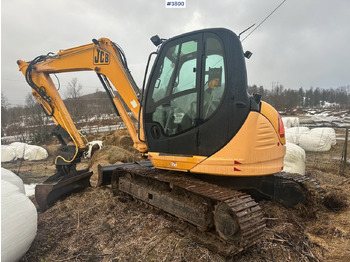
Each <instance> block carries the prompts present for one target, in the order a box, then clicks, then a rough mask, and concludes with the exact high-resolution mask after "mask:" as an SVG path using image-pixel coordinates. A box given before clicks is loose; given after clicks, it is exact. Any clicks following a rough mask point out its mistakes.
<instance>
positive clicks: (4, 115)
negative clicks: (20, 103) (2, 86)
mask: <svg viewBox="0 0 350 262" xmlns="http://www.w3.org/2000/svg"><path fill="white" fill-rule="evenodd" d="M7 108H8V100H7V97H5V95H4V93H3V92H1V136H4V135H5V128H6V126H7V123H8V114H7Z"/></svg>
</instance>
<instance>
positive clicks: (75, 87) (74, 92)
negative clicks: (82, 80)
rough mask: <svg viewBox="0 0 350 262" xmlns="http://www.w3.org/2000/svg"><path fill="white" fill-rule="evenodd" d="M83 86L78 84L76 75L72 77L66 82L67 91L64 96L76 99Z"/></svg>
mask: <svg viewBox="0 0 350 262" xmlns="http://www.w3.org/2000/svg"><path fill="white" fill-rule="evenodd" d="M82 89H83V86H82V85H81V84H78V79H77V78H76V77H74V78H72V80H71V81H70V82H68V87H67V92H66V93H65V95H66V98H71V99H77V98H78V97H81V90H82Z"/></svg>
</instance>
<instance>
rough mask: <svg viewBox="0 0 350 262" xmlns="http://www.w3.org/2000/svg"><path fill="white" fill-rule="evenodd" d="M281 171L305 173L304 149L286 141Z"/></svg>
mask: <svg viewBox="0 0 350 262" xmlns="http://www.w3.org/2000/svg"><path fill="white" fill-rule="evenodd" d="M286 148H287V150H286V155H285V157H284V167H283V171H284V172H288V173H297V174H300V175H305V150H304V149H302V148H301V147H300V146H297V145H295V144H292V143H288V142H287V143H286Z"/></svg>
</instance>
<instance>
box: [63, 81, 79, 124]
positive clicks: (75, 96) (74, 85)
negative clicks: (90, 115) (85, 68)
mask: <svg viewBox="0 0 350 262" xmlns="http://www.w3.org/2000/svg"><path fill="white" fill-rule="evenodd" d="M82 89H83V86H82V85H81V84H79V83H78V79H77V78H76V77H74V78H72V80H71V81H70V82H69V83H68V86H67V91H66V93H65V95H66V98H67V100H66V106H67V108H68V111H69V112H70V114H71V116H72V118H73V120H75V121H76V120H79V119H80V118H81V117H82V114H83V112H84V103H83V102H82V101H81V100H80V99H79V98H80V97H81V90H82Z"/></svg>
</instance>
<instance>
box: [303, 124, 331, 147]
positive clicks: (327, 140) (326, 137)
mask: <svg viewBox="0 0 350 262" xmlns="http://www.w3.org/2000/svg"><path fill="white" fill-rule="evenodd" d="M298 144H299V146H301V147H302V148H303V149H304V150H305V151H311V152H325V151H329V150H330V149H331V148H332V145H335V144H336V137H335V131H334V129H333V128H313V129H311V130H310V131H309V132H306V133H303V134H301V135H300V137H299V143H298Z"/></svg>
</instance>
